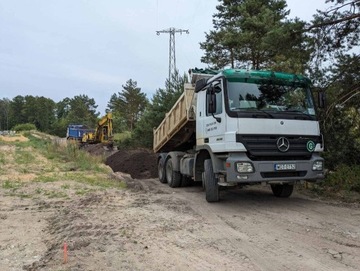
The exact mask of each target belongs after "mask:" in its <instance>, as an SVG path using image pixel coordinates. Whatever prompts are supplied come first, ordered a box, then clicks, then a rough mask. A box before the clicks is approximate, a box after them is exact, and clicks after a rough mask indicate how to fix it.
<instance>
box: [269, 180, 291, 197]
mask: <svg viewBox="0 0 360 271" xmlns="http://www.w3.org/2000/svg"><path fill="white" fill-rule="evenodd" d="M271 190H272V192H273V194H274V196H275V197H278V198H288V197H290V196H291V194H292V192H293V190H294V185H293V184H287V183H286V184H272V185H271Z"/></svg>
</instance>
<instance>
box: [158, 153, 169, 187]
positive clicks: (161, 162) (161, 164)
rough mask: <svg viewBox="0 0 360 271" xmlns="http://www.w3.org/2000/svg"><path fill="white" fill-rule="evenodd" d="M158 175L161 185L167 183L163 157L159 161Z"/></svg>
mask: <svg viewBox="0 0 360 271" xmlns="http://www.w3.org/2000/svg"><path fill="white" fill-rule="evenodd" d="M158 175H159V181H160V182H161V183H166V182H167V181H166V175H165V159H164V158H163V157H160V159H159V161H158Z"/></svg>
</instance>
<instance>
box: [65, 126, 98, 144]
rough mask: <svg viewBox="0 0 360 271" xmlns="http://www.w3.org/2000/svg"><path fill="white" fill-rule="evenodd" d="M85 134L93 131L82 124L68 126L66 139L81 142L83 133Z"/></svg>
mask: <svg viewBox="0 0 360 271" xmlns="http://www.w3.org/2000/svg"><path fill="white" fill-rule="evenodd" d="M87 132H93V129H89V128H88V127H87V126H85V125H82V124H70V125H69V126H68V127H67V130H66V139H68V140H77V141H81V140H82V137H83V135H84V133H87Z"/></svg>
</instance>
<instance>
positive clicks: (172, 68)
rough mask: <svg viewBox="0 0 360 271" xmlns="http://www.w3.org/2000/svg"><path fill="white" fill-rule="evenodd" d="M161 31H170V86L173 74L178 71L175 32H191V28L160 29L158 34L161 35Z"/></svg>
mask: <svg viewBox="0 0 360 271" xmlns="http://www.w3.org/2000/svg"><path fill="white" fill-rule="evenodd" d="M161 33H169V34H170V39H169V87H170V82H171V74H174V73H175V71H176V56H175V33H180V34H182V33H186V34H189V30H187V29H186V30H184V29H176V28H174V27H170V28H169V29H164V30H160V31H156V35H158V36H159V35H160V34H161Z"/></svg>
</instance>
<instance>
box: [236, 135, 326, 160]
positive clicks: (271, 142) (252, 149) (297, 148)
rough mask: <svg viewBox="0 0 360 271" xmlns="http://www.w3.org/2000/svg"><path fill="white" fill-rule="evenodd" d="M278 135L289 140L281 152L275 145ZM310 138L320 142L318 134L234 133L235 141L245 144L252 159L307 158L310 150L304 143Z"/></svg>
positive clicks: (309, 156)
mask: <svg viewBox="0 0 360 271" xmlns="http://www.w3.org/2000/svg"><path fill="white" fill-rule="evenodd" d="M279 137H285V138H286V139H288V140H289V143H290V147H289V149H288V150H287V151H286V152H281V151H280V150H279V149H278V147H277V145H276V143H277V140H278V139H279ZM310 140H311V141H313V142H314V143H315V144H317V143H321V138H320V137H319V136H301V135H300V136H294V135H281V136H279V135H239V134H237V135H236V142H239V143H242V144H243V145H244V146H245V148H246V149H247V150H248V152H247V155H248V157H249V158H250V159H251V160H254V161H260V160H261V161H270V160H275V161H280V160H309V159H310V158H311V155H312V152H309V151H308V150H307V147H306V144H307V143H308V142H309V141H310Z"/></svg>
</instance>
